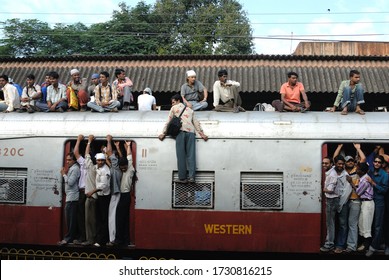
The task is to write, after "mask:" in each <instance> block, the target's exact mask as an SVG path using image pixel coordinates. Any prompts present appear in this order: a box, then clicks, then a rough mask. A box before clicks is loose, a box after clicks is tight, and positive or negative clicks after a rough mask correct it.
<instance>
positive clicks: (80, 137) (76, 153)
mask: <svg viewBox="0 0 389 280" xmlns="http://www.w3.org/2000/svg"><path fill="white" fill-rule="evenodd" d="M82 140H84V135H82V134H80V135H78V137H77V142H76V145H75V146H74V150H73V152H74V156H75V157H76V159H79V158H80V156H81V154H80V143H81V141H82Z"/></svg>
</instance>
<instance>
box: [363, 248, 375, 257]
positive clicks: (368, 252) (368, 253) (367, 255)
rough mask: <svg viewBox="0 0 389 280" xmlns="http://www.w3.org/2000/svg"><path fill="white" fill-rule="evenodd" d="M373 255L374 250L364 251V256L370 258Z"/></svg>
mask: <svg viewBox="0 0 389 280" xmlns="http://www.w3.org/2000/svg"><path fill="white" fill-rule="evenodd" d="M373 255H374V251H372V250H370V249H369V250H368V251H367V252H366V254H365V256H366V257H368V258H370V257H371V256H373Z"/></svg>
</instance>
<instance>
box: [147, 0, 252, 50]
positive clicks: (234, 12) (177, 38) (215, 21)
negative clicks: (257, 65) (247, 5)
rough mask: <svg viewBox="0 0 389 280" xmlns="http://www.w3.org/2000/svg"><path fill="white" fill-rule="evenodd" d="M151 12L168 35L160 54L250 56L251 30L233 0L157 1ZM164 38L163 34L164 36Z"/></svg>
mask: <svg viewBox="0 0 389 280" xmlns="http://www.w3.org/2000/svg"><path fill="white" fill-rule="evenodd" d="M154 13H155V14H156V16H158V17H159V20H160V21H161V22H162V23H163V24H161V25H158V26H159V33H160V34H169V35H168V37H167V39H166V40H164V42H165V45H164V46H162V48H163V49H162V50H160V51H159V52H163V53H172V54H175V53H180V54H252V53H253V43H252V29H251V27H250V24H249V20H248V18H247V16H246V13H245V12H244V11H243V10H242V6H241V5H240V4H239V3H238V2H237V1H235V0H199V1H191V0H158V1H157V2H156V4H155V10H154ZM165 36H166V35H165Z"/></svg>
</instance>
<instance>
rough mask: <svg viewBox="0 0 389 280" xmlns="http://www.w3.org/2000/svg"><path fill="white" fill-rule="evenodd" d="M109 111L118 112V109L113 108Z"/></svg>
mask: <svg viewBox="0 0 389 280" xmlns="http://www.w3.org/2000/svg"><path fill="white" fill-rule="evenodd" d="M111 112H114V113H117V112H119V110H118V108H113V109H112V110H111Z"/></svg>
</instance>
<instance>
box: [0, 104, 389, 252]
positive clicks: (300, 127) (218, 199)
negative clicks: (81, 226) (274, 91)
mask: <svg viewBox="0 0 389 280" xmlns="http://www.w3.org/2000/svg"><path fill="white" fill-rule="evenodd" d="M167 115H168V112H167V111H150V112H140V111H121V112H119V113H102V114H100V113H91V112H67V113H35V114H17V113H10V114H0V212H1V216H0V244H2V246H4V245H7V244H19V245H23V244H35V245H42V246H45V245H53V246H55V245H56V244H57V242H58V241H59V240H61V239H62V238H63V235H64V233H65V232H66V228H65V226H64V205H65V204H64V193H63V186H62V184H63V183H62V177H61V175H60V169H61V167H62V166H64V164H65V155H66V153H67V152H69V151H71V150H72V147H73V146H74V144H75V142H76V139H77V136H78V135H79V134H83V135H85V136H87V135H90V134H93V135H94V136H95V138H96V140H95V141H94V144H95V145H104V144H105V143H106V135H107V134H110V135H112V136H113V139H114V140H131V141H132V142H133V145H132V149H133V153H132V154H133V161H134V167H135V169H136V170H137V177H138V180H137V182H136V185H135V188H134V190H133V197H132V202H131V210H130V232H131V243H132V244H133V246H132V247H131V248H133V249H134V248H135V249H146V250H147V249H153V250H185V251H195V250H196V251H209V252H210V251H213V252H215V251H217V252H227V251H233V252H284V253H319V248H320V246H321V244H322V243H323V240H324V238H325V213H324V211H323V209H324V207H323V205H324V200H323V197H324V196H323V193H322V184H323V170H322V167H321V160H322V158H323V157H324V156H327V155H329V154H331V153H333V151H334V150H335V148H336V147H337V145H338V144H339V143H345V144H346V145H347V144H349V145H352V143H354V142H359V143H361V144H362V145H364V146H365V147H367V146H369V145H370V146H374V145H375V144H381V145H387V144H388V143H389V115H388V114H387V113H385V112H368V113H367V114H366V115H364V116H361V115H358V114H349V115H347V116H342V115H341V114H340V113H337V112H335V113H328V112H307V113H280V112H258V111H257V112H256V111H251V112H245V113H239V114H232V113H222V112H214V111H201V112H196V113H195V115H196V117H197V119H198V120H199V121H200V124H201V126H202V128H203V130H204V132H205V134H206V135H208V137H209V140H208V141H206V142H205V141H203V140H202V139H201V138H199V137H198V138H197V139H196V165H197V171H196V181H195V183H189V184H180V183H176V182H175V181H176V179H177V178H178V171H177V162H176V154H175V140H174V139H172V138H169V137H167V138H166V139H165V140H164V141H160V140H159V139H158V135H159V134H160V133H161V132H162V129H163V126H164V124H165V123H166V121H167ZM84 144H85V143H84Z"/></svg>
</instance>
